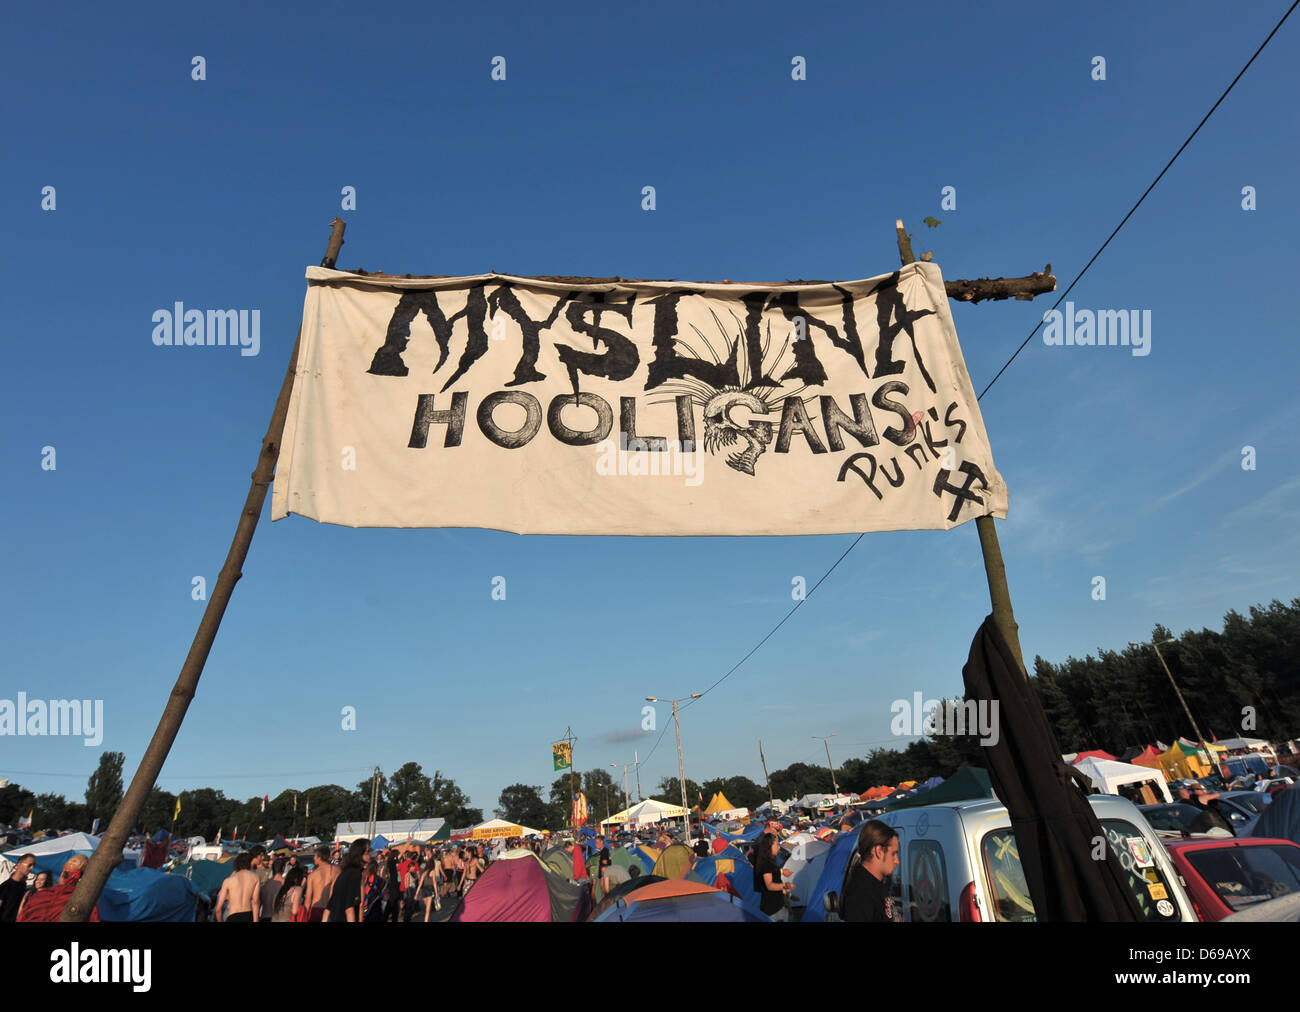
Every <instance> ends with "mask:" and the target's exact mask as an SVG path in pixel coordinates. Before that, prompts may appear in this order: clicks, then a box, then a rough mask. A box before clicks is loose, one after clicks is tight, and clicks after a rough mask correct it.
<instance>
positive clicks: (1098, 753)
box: [1070, 748, 1118, 766]
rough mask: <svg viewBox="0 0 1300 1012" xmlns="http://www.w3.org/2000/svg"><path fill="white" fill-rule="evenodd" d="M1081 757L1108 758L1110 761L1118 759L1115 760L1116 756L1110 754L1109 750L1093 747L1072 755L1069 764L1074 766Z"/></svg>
mask: <svg viewBox="0 0 1300 1012" xmlns="http://www.w3.org/2000/svg"><path fill="white" fill-rule="evenodd" d="M1081 759H1109V760H1110V761H1111V762H1117V761H1118V760H1116V758H1115V757H1114V756H1113V755H1111V754H1110V753H1109V752H1106V751H1104V750H1102V749H1099V748H1094V749H1091V750H1089V751H1087V752H1080V753H1079V754H1078V755H1077V756H1075V757H1074V760H1073V761H1072V762H1071V763H1070V765H1071V766H1076V765H1078V763H1079V761H1080V760H1081Z"/></svg>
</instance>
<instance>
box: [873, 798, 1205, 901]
mask: <svg viewBox="0 0 1300 1012" xmlns="http://www.w3.org/2000/svg"><path fill="white" fill-rule="evenodd" d="M1088 802H1089V804H1091V805H1092V810H1093V813H1094V814H1095V815H1096V816H1097V820H1098V821H1099V822H1100V823H1101V827H1102V829H1103V830H1104V832H1105V834H1106V840H1107V844H1108V846H1109V847H1110V849H1111V851H1112V852H1113V853H1114V854H1115V855H1116V856H1117V857H1118V858H1119V861H1120V864H1121V866H1122V867H1123V868H1124V870H1125V872H1126V873H1127V875H1128V886H1129V888H1130V889H1131V890H1132V891H1133V893H1134V895H1135V896H1136V897H1137V900H1138V905H1139V907H1140V908H1141V910H1142V914H1143V917H1144V918H1145V919H1146V920H1147V921H1149V922H1155V923H1163V922H1171V921H1195V920H1196V919H1197V918H1196V912H1195V910H1194V909H1193V907H1192V904H1191V900H1190V899H1189V898H1188V896H1187V893H1186V892H1185V891H1184V889H1183V887H1182V883H1181V882H1180V881H1179V878H1178V874H1177V872H1176V871H1175V870H1174V866H1173V864H1172V863H1170V860H1169V857H1168V855H1167V854H1166V853H1165V849H1164V847H1163V846H1161V844H1160V840H1159V838H1158V837H1157V836H1156V833H1155V832H1154V830H1153V829H1152V828H1151V826H1150V825H1149V824H1148V823H1147V820H1146V819H1145V818H1143V816H1142V813H1141V812H1140V811H1139V810H1138V808H1137V806H1135V805H1134V804H1133V803H1132V802H1130V801H1128V800H1126V799H1124V798H1120V797H1115V796H1113V795H1108V794H1094V795H1090V796H1089V797H1088ZM880 819H881V821H882V822H884V823H886V824H887V825H889V826H890V827H892V828H893V829H896V830H897V831H898V842H899V866H898V871H897V872H896V873H895V874H894V875H892V876H891V878H890V882H891V888H892V890H893V896H894V901H895V903H896V904H899V905H900V907H901V909H902V910H903V916H904V919H905V920H909V921H1033V920H1035V915H1034V906H1033V902H1032V901H1031V899H1030V897H1029V888H1028V886H1027V885H1026V883H1025V876H1024V871H1023V869H1022V867H1021V864H1020V855H1019V852H1018V850H1017V847H1016V838H1015V834H1014V833H1013V832H1012V830H1011V819H1010V817H1009V816H1008V814H1007V810H1006V807H1005V806H1004V805H1003V804H1002V802H1000V801H998V800H996V799H990V800H980V801H957V802H952V803H950V804H943V805H928V806H924V807H919V808H904V809H900V810H898V811H894V812H886V813H884V814H883V815H882V816H880Z"/></svg>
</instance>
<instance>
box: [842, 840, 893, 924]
mask: <svg viewBox="0 0 1300 1012" xmlns="http://www.w3.org/2000/svg"><path fill="white" fill-rule="evenodd" d="M897 870H898V833H897V832H896V831H895V830H892V829H890V828H889V827H888V826H886V825H885V824H884V823H883V822H881V821H879V820H878V819H872V820H870V821H869V822H866V823H864V824H863V826H862V832H861V833H860V834H859V835H858V846H857V849H856V850H855V851H854V855H853V861H852V863H851V864H850V866H849V874H848V882H847V884H846V885H845V886H844V895H843V896H842V897H841V898H840V916H841V917H842V918H843V919H844V920H845V921H854V922H877V921H892V920H894V911H893V902H892V897H891V896H890V895H889V892H888V890H887V889H886V888H885V883H884V879H885V878H887V877H888V876H890V875H892V874H893V873H894V872H895V871H897Z"/></svg>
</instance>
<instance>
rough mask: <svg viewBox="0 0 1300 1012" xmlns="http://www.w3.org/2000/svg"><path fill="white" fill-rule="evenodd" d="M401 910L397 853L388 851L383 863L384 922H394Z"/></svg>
mask: <svg viewBox="0 0 1300 1012" xmlns="http://www.w3.org/2000/svg"><path fill="white" fill-rule="evenodd" d="M401 912H402V873H401V871H400V870H398V867H397V855H396V854H393V853H389V855H388V861H387V862H386V863H385V865H384V916H383V921H384V923H385V924H388V923H390V922H391V923H393V924H396V923H397V922H398V918H399V916H400V914H401Z"/></svg>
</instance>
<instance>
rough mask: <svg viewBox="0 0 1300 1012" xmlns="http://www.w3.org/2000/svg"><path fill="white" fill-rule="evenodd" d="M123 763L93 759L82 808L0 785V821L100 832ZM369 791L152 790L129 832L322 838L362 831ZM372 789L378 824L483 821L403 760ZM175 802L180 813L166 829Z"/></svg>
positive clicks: (450, 789) (442, 783)
mask: <svg viewBox="0 0 1300 1012" xmlns="http://www.w3.org/2000/svg"><path fill="white" fill-rule="evenodd" d="M124 759H125V756H124V755H123V754H122V753H121V752H105V753H104V754H103V755H102V756H100V760H99V766H98V768H97V769H96V770H95V772H94V773H93V774H92V775H91V777H90V781H89V782H88V784H87V788H86V794H85V799H86V800H85V803H84V804H82V803H80V802H69V801H68V800H67V799H66V798H65V797H63V796H62V795H59V794H34V793H33V792H31V791H29V790H26V789H25V788H23V787H22V786H21V785H19V784H12V783H11V784H9V785H7V786H5V787H3V788H0V823H9V824H14V823H17V821H18V820H19V819H20V818H24V817H26V816H27V814H28V813H29V812H31V813H32V828H33V829H37V830H39V829H59V830H62V829H82V830H87V831H89V829H90V828H91V826H92V825H93V823H94V820H95V819H97V818H98V819H99V820H100V828H101V829H103V828H105V827H107V826H108V820H109V819H111V818H112V816H113V813H114V811H116V810H117V806H118V805H119V804H120V803H121V801H122V795H123V790H122V764H123V761H124ZM373 787H374V780H373V778H370V777H368V778H366V779H365V780H363V781H361V782H360V783H359V784H357V785H356V787H355V788H353V789H352V790H349V789H348V788H346V787H340V786H339V785H338V784H320V785H318V786H316V787H306V788H301V789H298V788H290V789H286V790H283V791H281V792H280V793H279V794H277V795H275V796H274V797H272V798H271V799H270V800H269V801H267V800H266V796H265V795H263V796H262V797H257V798H249V799H247V800H244V801H241V800H239V799H238V798H228V797H226V795H225V794H224V793H223V792H222V791H219V790H214V789H213V788H210V787H202V788H198V789H197V790H192V791H181V792H180V793H179V794H173V793H172V792H171V791H166V790H163V789H162V788H160V787H157V786H155V787H154V788H153V790H151V791H150V792H149V796H148V798H147V799H146V800H145V803H144V805H143V806H142V808H141V810H140V817H139V820H138V821H137V823H136V829H138V830H139V831H141V832H143V833H147V834H150V835H152V834H153V833H155V832H156V831H157V830H159V829H166V830H168V831H174V832H175V833H176V835H177V836H181V837H190V836H202V837H203V838H204V839H206V840H214V839H215V837H216V834H217V832H218V830H220V832H221V835H222V836H223V837H224V838H226V839H230V838H231V836H232V835H233V834H234V832H235V830H236V829H238V830H239V838H240V839H241V840H242V839H253V840H264V839H270V838H271V837H273V836H275V835H276V834H277V833H278V834H280V835H282V836H285V837H289V836H319V837H320V838H321V839H323V840H330V839H333V837H334V830H335V828H336V827H337V825H338V824H339V823H347V822H351V823H352V824H354V825H358V826H361V827H364V826H365V824H366V822H367V820H368V819H369V817H370V802H371V796H372V789H373ZM378 789H379V790H378V793H379V799H378V810H377V814H376V818H377V819H380V820H387V819H424V818H433V819H439V818H441V819H446V820H447V821H448V822H450V823H451V824H452V826H454V827H457V828H459V827H462V826H472V825H474V824H476V823H479V822H482V821H483V812H482V810H481V809H478V808H471V807H470V806H469V800H470V799H469V797H468V796H467V795H466V794H465V793H464V791H462V790H461V789H460V788H459V787H457V786H456V782H455V781H454V780H452V779H451V778H449V777H444V776H443V775H442V771H441V770H438V771H435V772H434V774H433V776H432V777H430V776H428V775H426V774H425V773H424V771H423V769H422V768H421V766H420V764H419V763H415V762H408V763H405V764H404V765H402V766H401V767H399V768H398V769H397V770H396V771H395V772H394V773H393V774H392V775H391V776H383V775H382V774H381V775H380V776H379V784H378ZM178 798H179V799H180V803H181V809H180V815H179V816H178V817H177V818H176V820H175V823H174V825H173V822H172V815H173V814H174V813H175V811H176V801H177V799H178ZM362 831H364V829H362Z"/></svg>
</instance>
